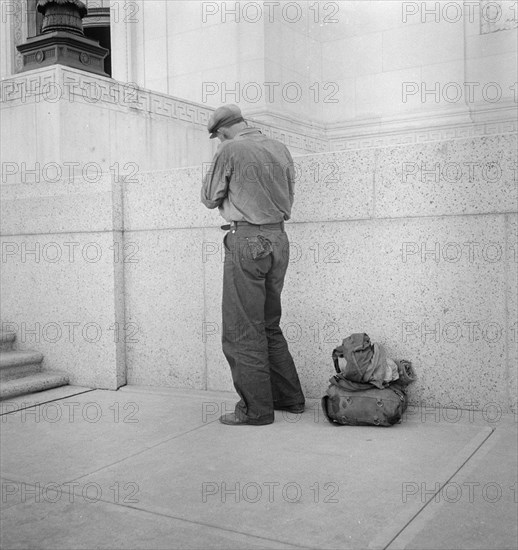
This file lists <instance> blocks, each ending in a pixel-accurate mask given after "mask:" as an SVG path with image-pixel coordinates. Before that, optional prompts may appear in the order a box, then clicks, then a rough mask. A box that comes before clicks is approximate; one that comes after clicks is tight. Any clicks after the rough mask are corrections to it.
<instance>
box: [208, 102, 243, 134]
mask: <svg viewBox="0 0 518 550" xmlns="http://www.w3.org/2000/svg"><path fill="white" fill-rule="evenodd" d="M244 120H245V119H244V118H243V115H242V114H241V109H240V108H239V107H238V106H237V105H223V106H222V107H218V108H217V109H216V110H215V111H214V112H213V113H212V115H211V116H210V118H209V122H208V124H207V130H208V131H209V134H210V139H214V138H215V137H216V135H217V134H216V132H217V131H218V130H219V129H220V128H222V127H223V126H232V124H237V123H238V122H244Z"/></svg>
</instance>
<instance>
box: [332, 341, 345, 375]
mask: <svg viewBox="0 0 518 550" xmlns="http://www.w3.org/2000/svg"><path fill="white" fill-rule="evenodd" d="M343 356H344V347H343V346H338V347H337V348H335V349H334V350H333V353H332V355H331V357H332V358H333V363H334V365H335V371H336V372H337V373H338V374H340V373H341V372H342V371H341V370H340V366H339V365H338V358H339V357H343Z"/></svg>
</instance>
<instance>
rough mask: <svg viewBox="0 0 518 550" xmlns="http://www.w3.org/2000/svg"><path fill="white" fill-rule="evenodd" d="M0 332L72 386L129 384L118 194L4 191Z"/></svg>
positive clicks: (54, 188) (107, 183) (29, 187)
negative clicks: (61, 374) (9, 333)
mask: <svg viewBox="0 0 518 550" xmlns="http://www.w3.org/2000/svg"><path fill="white" fill-rule="evenodd" d="M0 191H1V195H2V200H1V212H0V214H1V215H0V220H1V234H2V237H1V246H2V284H1V287H0V303H1V320H2V329H3V330H14V331H15V332H16V334H17V346H18V349H35V350H38V351H41V352H42V353H43V354H44V362H43V368H44V369H50V370H62V371H65V372H67V373H69V375H70V381H71V383H72V384H76V385H82V386H91V387H97V388H106V389H116V388H118V387H119V386H121V385H122V384H124V383H125V381H126V373H125V345H124V339H125V332H127V331H125V324H124V296H123V276H124V274H123V264H122V261H121V259H120V258H121V254H119V251H122V250H123V248H124V245H123V237H122V231H121V229H122V215H121V214H122V209H121V197H122V193H121V187H120V185H117V184H114V183H113V182H112V179H111V177H110V176H107V177H101V178H99V179H98V181H96V182H92V181H86V180H82V179H76V180H74V181H68V182H66V183H59V182H56V183H39V184H36V183H34V184H25V185H6V186H2V187H1V188H0Z"/></svg>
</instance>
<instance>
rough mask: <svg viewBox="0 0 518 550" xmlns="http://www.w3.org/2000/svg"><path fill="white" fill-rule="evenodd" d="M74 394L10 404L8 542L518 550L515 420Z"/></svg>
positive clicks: (159, 395)
mask: <svg viewBox="0 0 518 550" xmlns="http://www.w3.org/2000/svg"><path fill="white" fill-rule="evenodd" d="M67 391H68V394H65V393H63V392H64V390H63V389H61V390H60V393H57V394H56V393H54V394H48V396H49V397H48V399H49V401H48V402H46V403H41V404H39V405H35V404H34V403H35V401H34V400H33V401H30V400H29V399H28V398H25V402H26V404H27V406H24V405H23V398H21V399H19V400H18V401H11V402H3V403H2V404H1V405H0V412H1V413H3V415H2V417H1V442H2V450H1V472H0V475H1V487H2V501H1V505H2V524H1V527H2V529H1V535H0V537H1V539H0V540H1V546H2V548H5V549H15V548H24V549H25V548H31V549H47V548H48V549H54V548H59V549H80V548H81V549H82V548H84V549H87V548H88V549H90V548H102V549H115V548H120V549H144V548H146V549H159V548H160V549H162V548H163V549H182V550H183V549H205V548H221V549H227V548H236V549H238V548H239V549H241V548H265V549H266V548H275V549H283V548H322V549H342V548H353V549H357V548H361V549H363V548H388V549H390V550H394V549H400V548H408V549H414V548H419V549H425V548H426V549H439V548H444V549H451V548H457V549H468V548H470V549H471V548H484V549H487V548H498V549H506V550H507V549H514V548H517V547H518V530H517V521H516V520H517V496H518V491H517V472H518V467H517V427H518V424H517V422H516V417H514V416H512V415H507V416H506V415H499V414H498V411H490V410H489V409H487V410H486V411H485V413H484V414H482V413H477V412H473V411H463V410H452V409H444V410H432V409H429V408H417V407H413V408H410V409H409V411H408V414H407V415H406V417H405V419H404V421H403V422H402V423H401V424H399V425H396V426H393V427H391V428H376V427H345V426H332V425H330V424H329V423H328V422H327V420H326V419H325V418H324V416H323V414H322V412H321V410H320V404H319V402H318V401H316V400H314V401H310V402H309V407H308V409H307V411H306V412H305V413H304V414H302V415H293V414H289V413H281V412H276V421H275V423H274V424H272V425H268V426H224V425H222V424H220V423H219V422H218V418H219V416H220V414H222V413H225V412H230V411H232V410H233V403H234V402H235V400H236V399H235V395H234V394H231V393H224V392H203V391H192V390H178V389H166V388H149V387H136V386H126V387H124V388H122V389H120V390H119V391H117V392H112V391H104V390H91V391H88V390H87V389H86V388H80V389H77V390H76V391H75V392H74V389H73V387H69V388H68V390H67ZM44 393H45V394H46V392H44ZM44 393H42V394H41V395H40V400H42V396H43V395H44ZM74 393H75V395H74ZM50 399H53V400H50ZM15 408H21V410H17V411H15Z"/></svg>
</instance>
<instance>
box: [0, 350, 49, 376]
mask: <svg viewBox="0 0 518 550" xmlns="http://www.w3.org/2000/svg"><path fill="white" fill-rule="evenodd" d="M42 361H43V354H42V353H40V352H39V351H31V350H27V351H15V350H11V351H2V352H0V380H2V381H7V380H14V379H15V378H21V377H23V376H27V375H29V374H36V373H38V372H41V362H42Z"/></svg>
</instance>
